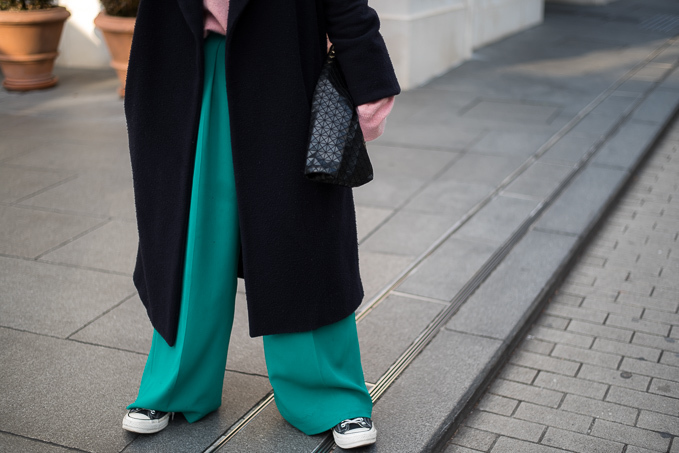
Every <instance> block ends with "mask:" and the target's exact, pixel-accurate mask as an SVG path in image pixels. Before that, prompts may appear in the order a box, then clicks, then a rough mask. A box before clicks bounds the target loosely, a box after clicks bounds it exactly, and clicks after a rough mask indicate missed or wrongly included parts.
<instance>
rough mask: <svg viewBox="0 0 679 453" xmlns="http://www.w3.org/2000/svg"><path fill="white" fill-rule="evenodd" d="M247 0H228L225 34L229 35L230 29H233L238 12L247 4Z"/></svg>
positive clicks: (238, 15)
mask: <svg viewBox="0 0 679 453" xmlns="http://www.w3.org/2000/svg"><path fill="white" fill-rule="evenodd" d="M248 1H249V0H229V16H228V18H227V22H226V23H227V25H226V34H227V36H228V35H230V31H231V30H233V27H234V25H235V24H236V22H237V21H238V18H239V17H240V14H241V13H242V12H243V10H244V9H245V5H247V4H248Z"/></svg>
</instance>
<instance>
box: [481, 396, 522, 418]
mask: <svg viewBox="0 0 679 453" xmlns="http://www.w3.org/2000/svg"><path fill="white" fill-rule="evenodd" d="M518 404H519V402H518V401H517V400H513V399H510V398H505V397H504V396H499V395H492V394H490V393H487V394H486V395H485V396H484V397H483V398H482V399H481V401H479V404H478V405H477V406H476V409H477V410H480V411H485V412H492V413H494V414H499V415H505V416H511V415H512V414H513V413H514V409H516V406H517V405H518Z"/></svg>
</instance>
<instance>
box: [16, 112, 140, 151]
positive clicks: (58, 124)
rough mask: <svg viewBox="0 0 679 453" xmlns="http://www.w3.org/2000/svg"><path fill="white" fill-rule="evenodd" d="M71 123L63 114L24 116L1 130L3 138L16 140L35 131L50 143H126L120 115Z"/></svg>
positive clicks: (125, 133)
mask: <svg viewBox="0 0 679 453" xmlns="http://www.w3.org/2000/svg"><path fill="white" fill-rule="evenodd" d="M77 119H78V121H73V118H69V117H68V116H67V115H63V116H58V115H52V116H43V117H40V116H34V115H33V116H27V117H26V119H25V121H21V122H19V123H17V124H14V126H13V127H12V128H10V129H7V130H5V131H3V136H4V137H7V138H9V139H17V138H21V137H24V136H27V135H28V136H30V135H33V134H34V133H35V131H36V130H39V131H40V134H41V135H42V136H43V137H50V138H51V140H53V141H55V142H56V141H61V140H79V141H83V142H89V143H92V144H94V143H112V142H120V143H122V144H127V129H126V127H125V120H124V118H123V116H122V115H116V116H113V117H109V118H102V117H99V116H98V115H90V116H89V117H87V116H79V117H78V118H77Z"/></svg>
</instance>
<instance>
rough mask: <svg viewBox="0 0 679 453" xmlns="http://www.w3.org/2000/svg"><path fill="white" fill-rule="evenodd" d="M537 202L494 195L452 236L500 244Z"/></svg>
mask: <svg viewBox="0 0 679 453" xmlns="http://www.w3.org/2000/svg"><path fill="white" fill-rule="evenodd" d="M537 204H538V202H537V201H535V200H523V199H520V198H512V197H506V196H498V197H495V198H494V199H493V200H491V202H490V203H488V204H487V205H486V206H484V207H483V208H482V209H481V210H480V211H479V212H478V213H476V214H475V215H474V217H472V218H471V219H470V220H469V221H468V222H467V223H465V224H464V225H463V226H462V228H460V229H459V230H458V231H456V232H455V234H454V235H453V237H454V238H456V239H466V240H470V241H477V242H484V243H486V244H493V245H496V246H497V245H501V244H503V243H504V242H505V241H506V240H507V239H509V237H510V236H511V235H512V233H514V231H516V230H517V229H518V228H519V226H520V225H521V224H522V223H523V222H524V221H525V220H526V219H527V218H528V217H529V215H530V213H531V212H532V211H533V209H535V207H536V206H537Z"/></svg>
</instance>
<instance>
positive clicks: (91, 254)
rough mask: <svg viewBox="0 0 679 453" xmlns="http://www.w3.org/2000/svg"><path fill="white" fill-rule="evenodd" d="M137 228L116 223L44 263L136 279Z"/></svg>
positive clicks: (47, 256)
mask: <svg viewBox="0 0 679 453" xmlns="http://www.w3.org/2000/svg"><path fill="white" fill-rule="evenodd" d="M137 240H138V239H137V224H136V223H133V222H124V221H119V220H113V221H111V222H109V223H107V224H106V225H104V226H103V227H101V228H97V229H96V230H94V231H92V232H90V233H88V234H86V235H84V236H81V237H79V238H78V239H76V240H74V241H73V242H69V243H68V244H66V245H64V246H62V247H59V248H57V249H55V250H53V251H52V252H49V253H47V254H45V255H43V256H42V257H41V258H40V260H41V261H48V262H57V263H66V264H73V265H77V266H84V267H89V268H95V269H103V270H108V271H114V272H121V273H124V274H129V275H132V271H133V270H134V264H135V259H136V256H137Z"/></svg>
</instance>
